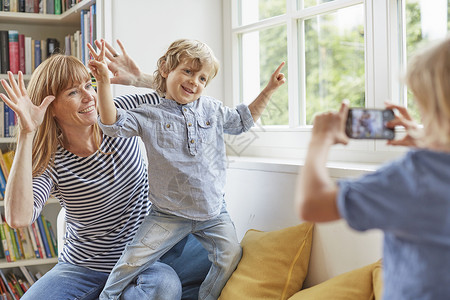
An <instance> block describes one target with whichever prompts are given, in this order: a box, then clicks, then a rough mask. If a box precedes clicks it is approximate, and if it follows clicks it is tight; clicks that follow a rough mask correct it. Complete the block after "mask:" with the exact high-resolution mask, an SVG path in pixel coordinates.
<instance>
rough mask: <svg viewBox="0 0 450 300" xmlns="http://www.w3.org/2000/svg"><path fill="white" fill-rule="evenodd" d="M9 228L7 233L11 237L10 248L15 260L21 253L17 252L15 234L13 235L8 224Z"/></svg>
mask: <svg viewBox="0 0 450 300" xmlns="http://www.w3.org/2000/svg"><path fill="white" fill-rule="evenodd" d="M8 229H9V235H10V237H11V245H12V249H13V251H14V257H15V258H16V260H19V259H20V258H21V255H20V254H19V249H18V247H17V241H16V236H15V235H14V230H13V229H12V228H11V227H9V226H8Z"/></svg>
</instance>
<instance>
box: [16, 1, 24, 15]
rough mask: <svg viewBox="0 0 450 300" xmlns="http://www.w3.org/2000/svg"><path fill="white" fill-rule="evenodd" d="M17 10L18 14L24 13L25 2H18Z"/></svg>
mask: <svg viewBox="0 0 450 300" xmlns="http://www.w3.org/2000/svg"><path fill="white" fill-rule="evenodd" d="M17 10H18V11H19V12H25V0H19V7H18V9H17Z"/></svg>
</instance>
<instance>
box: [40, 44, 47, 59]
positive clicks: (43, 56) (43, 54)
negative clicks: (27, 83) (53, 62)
mask: <svg viewBox="0 0 450 300" xmlns="http://www.w3.org/2000/svg"><path fill="white" fill-rule="evenodd" d="M46 58H47V40H41V62H43V61H44V60H45V59H46Z"/></svg>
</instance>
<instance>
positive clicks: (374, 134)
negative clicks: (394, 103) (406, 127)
mask: <svg viewBox="0 0 450 300" xmlns="http://www.w3.org/2000/svg"><path fill="white" fill-rule="evenodd" d="M394 117H395V116H394V112H393V111H392V109H367V108H350V109H349V111H348V117H347V123H346V126H345V133H346V134H347V136H348V137H349V138H352V139H386V140H392V139H393V138H394V137H395V131H394V129H393V128H387V127H386V123H387V122H388V121H390V120H392V119H394Z"/></svg>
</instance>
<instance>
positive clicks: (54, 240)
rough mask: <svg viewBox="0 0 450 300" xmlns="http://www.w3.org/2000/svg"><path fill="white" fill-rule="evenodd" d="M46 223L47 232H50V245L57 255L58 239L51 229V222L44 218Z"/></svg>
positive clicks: (56, 255)
mask: <svg viewBox="0 0 450 300" xmlns="http://www.w3.org/2000/svg"><path fill="white" fill-rule="evenodd" d="M45 222H46V223H47V228H48V232H49V233H50V240H51V245H52V246H53V250H54V251H55V257H58V254H59V253H58V239H57V238H56V235H55V232H54V231H53V227H52V224H51V223H50V221H49V220H45Z"/></svg>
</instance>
